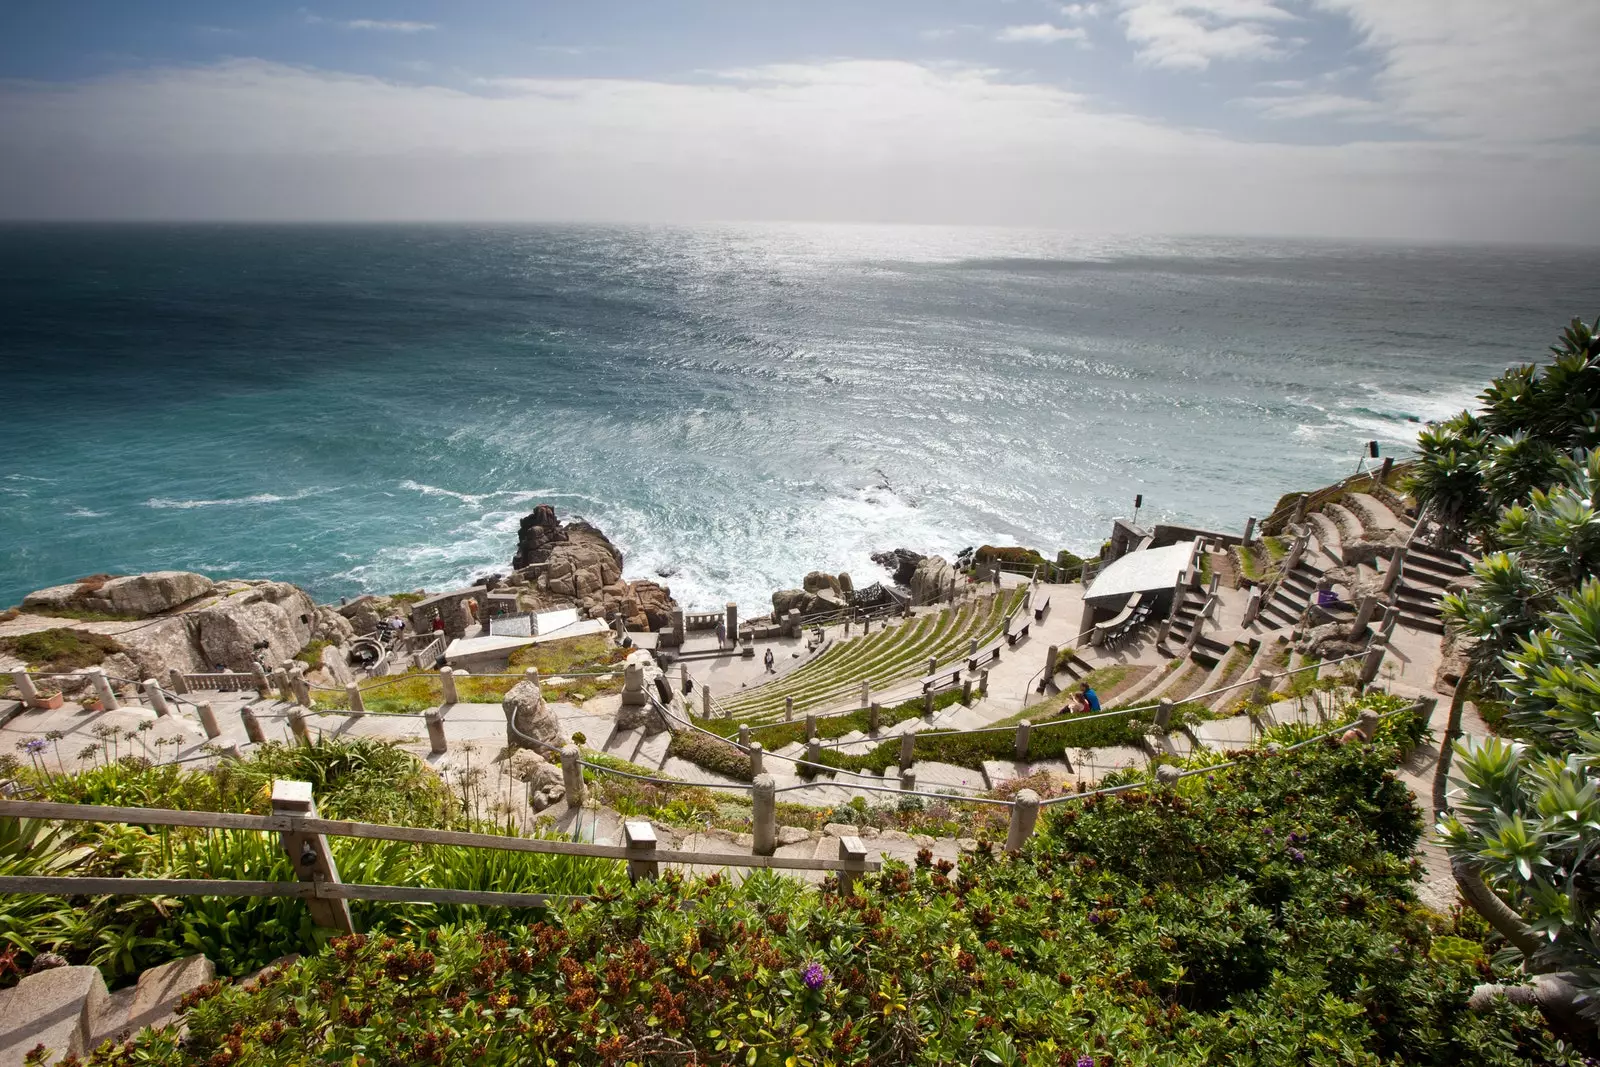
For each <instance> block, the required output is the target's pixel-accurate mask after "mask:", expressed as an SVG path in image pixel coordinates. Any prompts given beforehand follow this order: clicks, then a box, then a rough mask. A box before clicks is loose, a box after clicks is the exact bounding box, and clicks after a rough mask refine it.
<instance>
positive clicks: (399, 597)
mask: <svg viewBox="0 0 1600 1067" xmlns="http://www.w3.org/2000/svg"><path fill="white" fill-rule="evenodd" d="M427 598H428V594H427V593H390V594H389V599H390V600H392V601H394V602H395V603H396V604H416V603H418V602H419V601H423V600H426V599H427Z"/></svg>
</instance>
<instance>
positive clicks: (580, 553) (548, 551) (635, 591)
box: [511, 504, 678, 630]
mask: <svg viewBox="0 0 1600 1067" xmlns="http://www.w3.org/2000/svg"><path fill="white" fill-rule="evenodd" d="M511 566H512V567H513V568H515V569H516V570H518V571H522V572H523V573H524V575H525V577H526V578H527V579H528V581H530V582H532V583H533V584H534V586H535V588H537V589H539V590H540V591H541V592H543V593H545V594H546V595H547V596H551V597H560V598H562V599H564V600H566V601H568V602H569V603H571V604H572V605H573V606H575V607H578V608H580V609H581V610H583V611H584V612H585V613H586V614H587V615H589V617H591V618H598V619H604V618H609V617H610V616H612V615H621V616H622V618H623V619H624V620H625V621H626V623H627V625H628V628H629V629H632V630H659V629H661V628H662V627H663V626H666V625H669V624H670V623H671V621H672V612H673V611H674V610H676V608H677V606H678V605H677V603H676V602H675V601H674V600H673V599H672V590H671V589H669V588H668V587H667V586H665V585H662V584H660V583H659V582H653V581H645V580H640V581H636V582H626V581H623V579H622V552H621V550H620V549H618V548H617V546H616V545H614V544H612V543H611V539H610V538H608V537H606V535H605V534H604V533H602V532H601V531H600V530H599V529H598V528H597V527H595V526H592V525H590V524H589V523H587V522H583V521H582V520H574V521H573V522H568V523H563V522H561V521H560V519H559V518H558V517H557V516H556V509H555V508H554V507H552V506H551V505H549V504H540V505H539V506H538V507H537V508H534V509H533V513H532V514H530V515H528V516H526V517H524V518H523V520H522V523H521V525H520V526H519V527H518V530H517V551H516V555H514V556H513V557H512V559H511Z"/></svg>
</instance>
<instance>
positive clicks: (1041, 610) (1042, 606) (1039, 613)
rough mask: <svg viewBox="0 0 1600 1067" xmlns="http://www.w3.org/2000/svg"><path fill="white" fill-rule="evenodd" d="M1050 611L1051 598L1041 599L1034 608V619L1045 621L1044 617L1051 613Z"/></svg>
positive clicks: (1035, 620)
mask: <svg viewBox="0 0 1600 1067" xmlns="http://www.w3.org/2000/svg"><path fill="white" fill-rule="evenodd" d="M1049 612H1050V598H1049V597H1045V598H1044V599H1043V600H1041V601H1039V604H1038V606H1037V607H1035V608H1034V609H1033V621H1034V622H1044V617H1045V615H1047V614H1049Z"/></svg>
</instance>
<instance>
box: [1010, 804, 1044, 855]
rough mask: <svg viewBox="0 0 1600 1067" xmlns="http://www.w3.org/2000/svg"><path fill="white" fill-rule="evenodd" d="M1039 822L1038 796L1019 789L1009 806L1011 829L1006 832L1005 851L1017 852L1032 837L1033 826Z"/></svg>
mask: <svg viewBox="0 0 1600 1067" xmlns="http://www.w3.org/2000/svg"><path fill="white" fill-rule="evenodd" d="M1038 821H1039V794H1038V793H1035V792H1034V791H1033V790H1031V789H1019V790H1018V791H1017V795H1016V797H1015V798H1014V801H1013V803H1012V805H1011V827H1010V829H1008V830H1007V831H1006V851H1007V852H1018V851H1021V849H1022V846H1023V845H1025V844H1027V841H1028V838H1030V837H1032V836H1033V827H1034V824H1035V823H1037V822H1038Z"/></svg>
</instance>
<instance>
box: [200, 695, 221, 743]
mask: <svg viewBox="0 0 1600 1067" xmlns="http://www.w3.org/2000/svg"><path fill="white" fill-rule="evenodd" d="M194 710H195V713H196V714H197V715H199V716H200V726H201V728H202V729H204V730H205V732H206V737H208V738H212V737H220V736H221V735H222V727H220V726H218V725H217V713H216V710H215V709H214V708H212V706H211V702H210V701H209V700H208V701H205V702H204V703H201V704H196V705H195V706H194Z"/></svg>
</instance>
